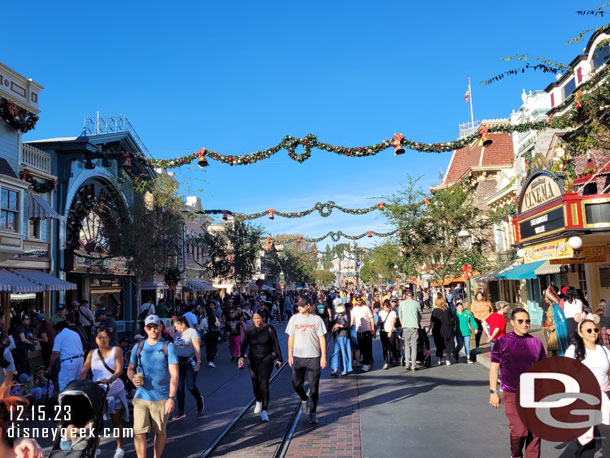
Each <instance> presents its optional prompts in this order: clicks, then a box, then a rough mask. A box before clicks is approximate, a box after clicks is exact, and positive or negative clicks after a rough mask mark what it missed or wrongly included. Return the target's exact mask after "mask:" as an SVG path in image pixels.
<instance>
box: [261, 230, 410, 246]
mask: <svg viewBox="0 0 610 458" xmlns="http://www.w3.org/2000/svg"><path fill="white" fill-rule="evenodd" d="M397 233H398V229H394V230H393V231H390V232H376V231H367V232H363V233H362V234H357V235H349V234H345V233H343V232H342V231H337V232H332V231H330V232H327V233H326V234H324V235H323V236H321V237H302V236H297V237H287V238H282V243H292V242H297V243H299V242H313V243H318V242H321V241H322V240H324V239H326V238H328V237H330V238H331V240H332V241H333V242H338V241H339V240H340V239H341V237H344V238H346V239H348V240H359V239H362V238H364V237H373V236H375V237H391V236H393V235H395V234H397ZM270 241H273V238H272V237H271V236H269V237H267V242H268V243H269V242H270Z"/></svg>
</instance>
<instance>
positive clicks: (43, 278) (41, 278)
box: [11, 270, 78, 291]
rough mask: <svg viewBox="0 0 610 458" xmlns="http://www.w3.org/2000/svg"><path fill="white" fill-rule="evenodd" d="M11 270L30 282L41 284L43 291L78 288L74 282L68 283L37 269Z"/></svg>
mask: <svg viewBox="0 0 610 458" xmlns="http://www.w3.org/2000/svg"><path fill="white" fill-rule="evenodd" d="M11 272H13V273H14V274H16V275H19V276H20V277H23V278H25V279H26V280H29V281H31V282H32V283H37V284H39V285H42V286H43V287H44V290H45V291H70V290H74V289H77V288H78V287H77V286H76V284H74V283H70V282H68V281H65V280H62V279H60V278H57V277H54V276H53V275H49V274H47V273H45V272H41V271H39V270H13V271H11Z"/></svg>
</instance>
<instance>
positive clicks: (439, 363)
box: [438, 358, 445, 366]
mask: <svg viewBox="0 0 610 458" xmlns="http://www.w3.org/2000/svg"><path fill="white" fill-rule="evenodd" d="M444 363H445V360H444V359H443V358H440V359H439V360H438V365H439V366H442V365H443V364H444Z"/></svg>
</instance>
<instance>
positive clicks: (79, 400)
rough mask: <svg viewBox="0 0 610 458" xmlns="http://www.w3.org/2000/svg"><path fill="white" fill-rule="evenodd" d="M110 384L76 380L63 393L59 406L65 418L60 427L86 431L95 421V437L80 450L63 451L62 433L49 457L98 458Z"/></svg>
mask: <svg viewBox="0 0 610 458" xmlns="http://www.w3.org/2000/svg"><path fill="white" fill-rule="evenodd" d="M107 392H108V385H104V384H102V385H100V384H98V383H96V382H94V381H92V380H73V381H72V382H70V383H68V385H67V386H66V388H65V389H64V390H63V391H62V392H61V393H59V398H58V400H59V405H60V406H61V412H62V415H63V416H64V418H62V420H61V421H60V426H59V427H60V428H66V427H67V426H68V425H74V427H75V428H85V427H86V425H87V424H89V423H90V422H92V424H91V429H93V434H91V435H90V436H89V437H88V438H87V439H86V445H85V447H84V448H83V449H80V450H62V449H61V447H60V444H61V439H62V438H61V435H60V434H58V435H57V438H56V439H55V443H54V444H53V449H52V450H51V454H50V455H49V458H51V457H53V458H77V457H78V458H94V457H95V450H96V446H97V441H98V439H99V436H100V433H101V431H102V428H103V426H104V405H105V403H106V393H107Z"/></svg>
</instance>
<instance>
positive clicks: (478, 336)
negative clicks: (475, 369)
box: [474, 318, 485, 348]
mask: <svg viewBox="0 0 610 458" xmlns="http://www.w3.org/2000/svg"><path fill="white" fill-rule="evenodd" d="M474 321H475V323H476V324H477V326H478V327H479V332H477V333H476V335H475V336H474V343H475V346H476V347H477V348H479V345H480V344H481V337H483V332H484V331H483V326H485V325H484V324H483V322H482V321H481V320H477V319H476V318H475V319H474Z"/></svg>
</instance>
